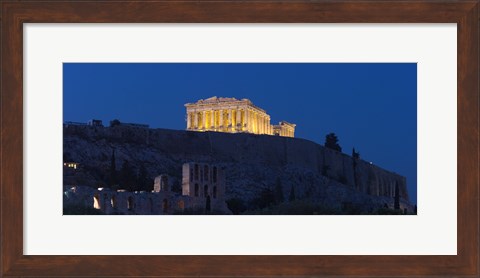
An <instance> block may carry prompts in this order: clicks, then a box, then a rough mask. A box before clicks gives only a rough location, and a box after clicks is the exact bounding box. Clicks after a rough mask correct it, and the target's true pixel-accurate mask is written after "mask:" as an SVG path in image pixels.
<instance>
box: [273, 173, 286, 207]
mask: <svg viewBox="0 0 480 278" xmlns="http://www.w3.org/2000/svg"><path fill="white" fill-rule="evenodd" d="M283 201H285V198H284V197H283V186H282V181H281V180H280V178H279V177H277V180H276V181H275V202H276V203H277V204H279V203H283Z"/></svg>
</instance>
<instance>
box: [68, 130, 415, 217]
mask: <svg viewBox="0 0 480 278" xmlns="http://www.w3.org/2000/svg"><path fill="white" fill-rule="evenodd" d="M63 133H64V141H63V142H64V145H63V147H64V161H65V162H67V161H68V162H70V161H71V162H76V163H79V169H78V171H75V172H74V173H73V174H72V173H70V174H65V173H64V184H65V185H73V184H75V185H87V186H91V187H104V186H106V185H107V180H108V175H109V173H110V168H111V163H112V161H111V158H112V151H113V150H115V164H116V167H117V170H118V169H120V168H121V167H122V164H123V163H124V162H125V161H128V163H129V165H131V166H132V168H133V171H134V172H138V171H139V169H140V167H141V166H142V167H144V168H145V169H146V174H147V177H148V179H150V180H151V181H152V184H153V179H154V177H156V176H158V175H160V174H168V175H170V176H171V177H172V180H173V186H177V187H179V186H180V183H181V167H182V164H183V163H185V162H192V161H195V162H207V163H215V164H219V165H221V166H222V168H224V169H225V174H226V195H227V201H228V200H235V202H236V203H239V202H240V203H241V205H243V206H246V207H252V206H253V207H255V206H257V207H258V204H259V202H262V201H265V200H264V199H265V198H267V199H268V196H267V197H265V194H266V193H269V192H270V193H272V192H276V193H275V194H277V195H278V189H279V188H280V191H281V194H282V195H283V198H284V199H285V200H288V199H289V198H290V197H291V195H292V192H293V194H294V198H295V199H296V200H309V201H311V202H314V203H319V204H322V205H325V206H327V207H331V208H336V209H339V210H353V211H354V212H358V213H369V212H373V211H375V210H377V209H379V208H383V207H385V206H388V207H389V208H393V202H394V194H395V186H396V185H398V188H399V195H400V201H401V207H402V208H406V209H407V210H408V211H409V212H410V213H411V212H413V206H412V205H411V204H410V203H409V198H408V192H407V188H406V179H405V177H403V176H401V175H398V174H396V173H393V172H390V171H387V170H384V169H382V168H380V167H378V166H376V165H371V164H370V163H368V162H366V161H363V160H361V159H354V158H352V157H351V156H348V155H346V154H343V153H340V152H337V151H334V150H331V149H327V148H325V147H323V146H321V145H319V144H317V143H315V142H312V141H309V140H305V139H300V138H290V137H279V136H270V135H255V134H246V133H237V134H230V133H221V132H194V131H183V130H168V129H150V128H148V127H141V126H139V127H134V126H121V125H119V126H113V127H103V126H76V125H65V126H64V129H63ZM267 195H268V194H267ZM262 198H263V199H262ZM260 207H261V206H260Z"/></svg>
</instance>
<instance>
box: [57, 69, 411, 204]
mask: <svg viewBox="0 0 480 278" xmlns="http://www.w3.org/2000/svg"><path fill="white" fill-rule="evenodd" d="M63 93H64V94H63V96H64V99H63V113H64V120H65V121H77V122H87V121H88V120H90V119H101V120H103V121H104V124H106V125H108V123H109V121H110V120H112V119H119V120H120V121H122V122H133V123H145V124H149V125H150V127H152V128H168V129H180V130H183V129H185V127H186V122H185V107H184V106H183V105H184V104H185V103H187V102H195V101H197V100H199V99H205V98H209V97H212V96H218V97H235V98H237V99H241V98H248V99H250V100H251V101H252V102H253V103H254V104H255V105H257V106H259V107H260V108H263V109H265V110H266V111H267V113H268V114H269V115H270V116H271V119H272V124H273V123H278V122H279V121H281V120H285V121H288V122H292V123H295V124H297V128H296V131H295V137H300V138H304V139H308V140H311V141H314V142H317V143H320V144H322V145H323V144H324V142H325V135H326V134H328V133H330V132H334V133H335V134H337V136H338V138H339V144H340V146H341V147H342V150H343V152H344V153H347V154H349V155H351V153H352V148H353V147H355V149H356V150H357V151H358V152H360V156H361V158H362V159H364V160H366V161H371V162H373V163H374V164H376V165H378V166H380V167H382V168H385V169H387V170H390V171H393V172H396V173H399V174H401V175H403V176H406V177H407V186H408V189H409V194H410V199H411V201H412V202H414V203H416V202H417V196H416V195H417V189H416V187H417V65H416V64H415V63H407V64H345V63H342V64H328V63H261V64H255V63H246V64H243V63H242V64H239V63H219V64H215V63H212V64H211V63H198V64H197V63H193V64H190V63H180V64H179V63H175V64H169V63H158V64H146V63H139V64H131V63H127V64H118V63H113V64H110V63H66V64H64V65H63Z"/></svg>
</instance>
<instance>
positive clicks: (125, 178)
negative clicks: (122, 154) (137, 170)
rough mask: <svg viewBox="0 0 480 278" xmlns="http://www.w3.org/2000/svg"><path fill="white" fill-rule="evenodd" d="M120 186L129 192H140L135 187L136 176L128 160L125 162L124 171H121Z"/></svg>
mask: <svg viewBox="0 0 480 278" xmlns="http://www.w3.org/2000/svg"><path fill="white" fill-rule="evenodd" d="M120 185H121V186H122V187H123V188H125V189H126V190H128V191H135V190H138V188H137V187H136V186H135V176H134V174H133V170H132V167H131V166H130V163H129V162H128V160H124V161H123V165H122V169H121V170H120Z"/></svg>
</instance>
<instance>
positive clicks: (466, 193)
mask: <svg viewBox="0 0 480 278" xmlns="http://www.w3.org/2000/svg"><path fill="white" fill-rule="evenodd" d="M0 5H1V6H0V8H1V34H2V35H1V39H2V40H1V165H0V171H1V275H3V276H5V277H14V276H22V277H26V276H46V277H53V276H88V277H103V276H135V277H140V276H281V275H284V276H290V277H291V276H319V275H358V276H442V275H443V276H472V277H478V275H480V271H479V267H480V265H479V237H480V235H479V169H480V168H479V155H478V154H479V111H480V110H479V41H478V39H479V28H478V27H479V2H478V1H385V2H384V1H381V2H377V1H361V2H360V1H359V2H357V1H339V2H330V1H329V2H312V1H306V0H300V1H226V0H225V1H222V0H220V1H58V2H57V1H51V2H48V1H25V2H18V1H8V0H7V1H3V2H2V3H1V4H0ZM84 22H90V23H137V22H145V23H167V22H168V23H178V22H185V23H367V22H368V23H457V34H458V42H457V47H458V48H457V50H458V56H457V72H458V76H457V86H458V87H457V99H458V103H457V109H458V122H457V126H458V130H457V133H458V134H457V136H458V146H457V153H458V169H457V172H458V177H457V181H458V189H457V192H458V195H457V196H458V197H457V198H458V199H457V204H458V208H457V248H458V253H457V255H456V256H429V255H427V256H414V255H406V256H350V255H348V256H26V255H23V228H24V227H23V189H22V186H23V139H24V138H23V112H24V111H23V68H22V67H23V23H84Z"/></svg>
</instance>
